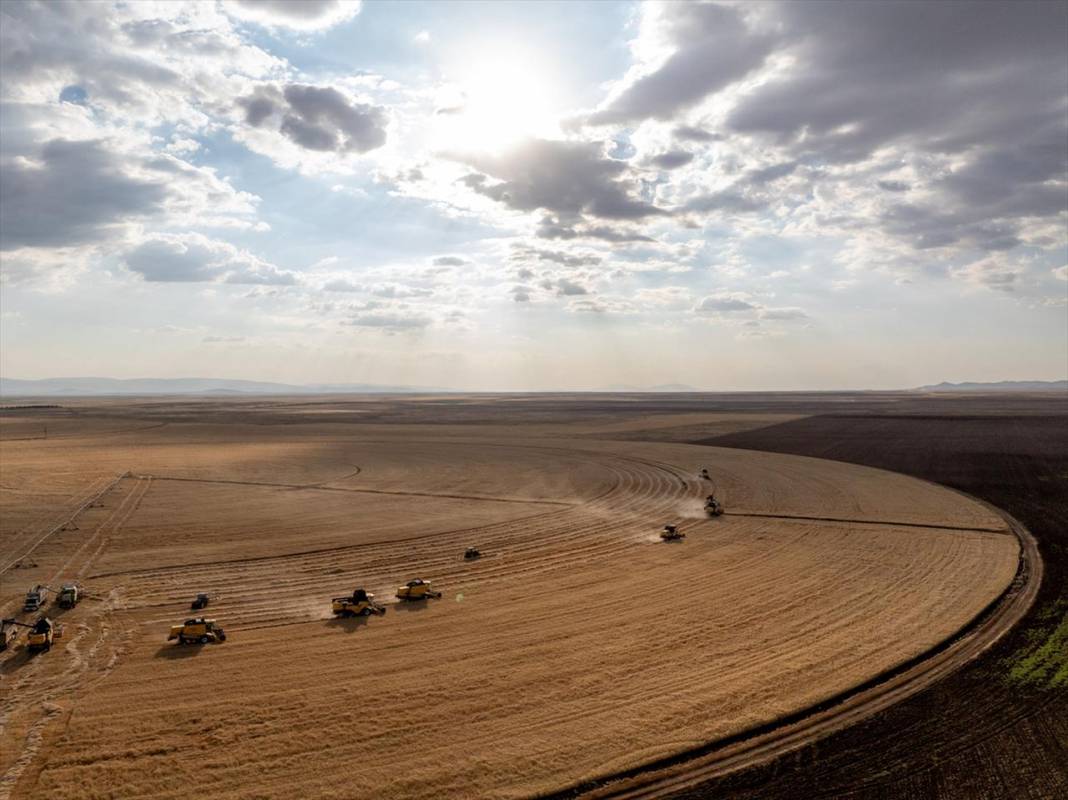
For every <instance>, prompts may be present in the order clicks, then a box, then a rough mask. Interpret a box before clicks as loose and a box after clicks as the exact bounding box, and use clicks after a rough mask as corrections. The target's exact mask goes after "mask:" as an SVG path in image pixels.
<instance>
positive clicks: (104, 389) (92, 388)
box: [0, 378, 448, 397]
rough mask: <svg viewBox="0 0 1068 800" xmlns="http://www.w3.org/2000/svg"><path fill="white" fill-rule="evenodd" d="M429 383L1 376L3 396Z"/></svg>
mask: <svg viewBox="0 0 1068 800" xmlns="http://www.w3.org/2000/svg"><path fill="white" fill-rule="evenodd" d="M442 391H448V390H447V389H435V388H431V387H427V386H388V385H379V384H375V383H337V384H331V383H316V384H308V385H303V386H301V385H295V384H289V383H269V382H265V381H239V380H227V379H224V378H131V379H128V380H122V379H119V378H45V379H42V380H20V379H18V378H0V397H61V396H97V395H151V394H193V395H222V396H233V395H248V394H376V393H385V394H401V393H411V392H442Z"/></svg>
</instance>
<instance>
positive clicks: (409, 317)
mask: <svg viewBox="0 0 1068 800" xmlns="http://www.w3.org/2000/svg"><path fill="white" fill-rule="evenodd" d="M430 323H431V319H430V317H428V316H426V315H425V314H418V313H414V312H413V313H407V312H402V311H381V312H379V311H369V312H364V313H360V314H355V315H354V316H352V317H350V318H349V319H347V320H345V322H344V324H345V325H351V326H354V327H357V328H384V329H386V330H387V331H391V332H401V331H414V330H422V329H423V328H425V327H427V326H428V325H429V324H430Z"/></svg>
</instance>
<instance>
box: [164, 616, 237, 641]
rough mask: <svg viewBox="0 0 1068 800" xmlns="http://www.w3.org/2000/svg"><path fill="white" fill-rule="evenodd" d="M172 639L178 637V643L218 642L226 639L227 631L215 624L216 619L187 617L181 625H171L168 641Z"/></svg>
mask: <svg viewBox="0 0 1068 800" xmlns="http://www.w3.org/2000/svg"><path fill="white" fill-rule="evenodd" d="M172 639H177V640H178V644H208V643H209V642H216V643H218V642H225V641H226V633H225V632H224V631H223V629H222V628H220V627H219V626H218V625H216V624H215V620H213V619H204V618H203V617H196V618H195V619H187V620H186V621H185V622H184V623H182V624H181V625H171V633H170V636H168V637H167V641H168V642H169V641H171V640H172Z"/></svg>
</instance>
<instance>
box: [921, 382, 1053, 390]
mask: <svg viewBox="0 0 1068 800" xmlns="http://www.w3.org/2000/svg"><path fill="white" fill-rule="evenodd" d="M916 391H918V392H1068V381H996V382H993V383H972V382H965V383H948V382H946V381H943V382H942V383H936V384H934V385H932V386H921V387H919V388H918V389H917V390H916Z"/></svg>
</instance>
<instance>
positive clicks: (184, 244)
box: [124, 233, 296, 286]
mask: <svg viewBox="0 0 1068 800" xmlns="http://www.w3.org/2000/svg"><path fill="white" fill-rule="evenodd" d="M124 261H125V263H126V266H127V268H128V269H129V270H130V271H131V272H135V273H137V274H139V275H140V276H141V277H142V278H143V279H144V280H145V281H148V282H152V283H203V282H223V283H233V284H257V285H268V286H290V285H293V284H295V283H296V276H295V275H294V273H292V272H287V271H285V270H281V269H279V268H278V267H276V266H274V265H273V264H270V263H268V262H266V261H264V260H263V259H261V258H259V257H257V256H255V255H253V254H252V253H249V252H248V251H247V250H240V249H238V248H236V247H234V246H233V245H232V244H229V243H228V242H221V241H217V240H213V239H208V238H207V237H205V236H202V235H201V234H196V233H191V234H184V235H168V234H158V235H155V236H153V237H151V238H149V239H146V240H145V241H143V242H141V243H140V244H138V245H137V246H136V247H134V248H132V249H131V250H129V251H128V252H127V253H126V254H125V256H124Z"/></svg>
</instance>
